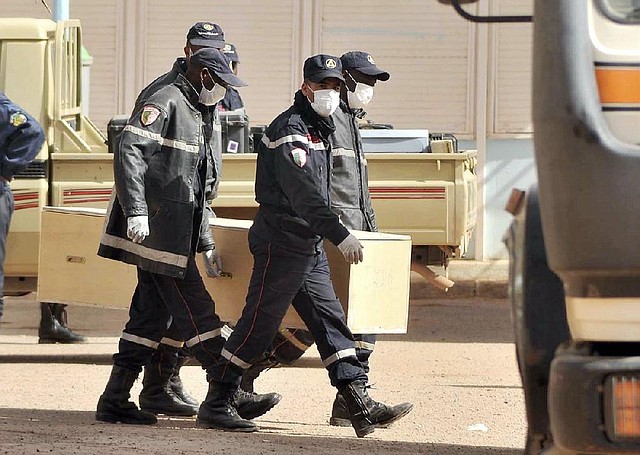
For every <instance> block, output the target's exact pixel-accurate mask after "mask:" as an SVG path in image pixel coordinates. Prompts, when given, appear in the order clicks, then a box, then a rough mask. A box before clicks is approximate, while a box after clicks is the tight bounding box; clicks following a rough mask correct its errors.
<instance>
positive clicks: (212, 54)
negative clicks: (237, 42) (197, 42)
mask: <svg viewBox="0 0 640 455" xmlns="http://www.w3.org/2000/svg"><path fill="white" fill-rule="evenodd" d="M189 62H190V63H192V64H195V65H200V66H201V67H203V68H207V69H208V70H209V71H212V72H213V73H215V75H216V76H218V77H219V78H220V79H222V80H223V81H225V82H226V83H227V84H229V85H231V86H233V87H244V86H245V85H247V83H246V82H245V81H243V80H242V79H240V78H239V77H238V76H236V75H235V74H233V71H231V68H230V67H229V59H228V58H227V57H225V55H224V54H223V53H222V52H221V51H219V50H218V49H214V48H212V47H203V48H202V49H198V50H197V51H195V52H194V53H193V55H191V59H190V60H189Z"/></svg>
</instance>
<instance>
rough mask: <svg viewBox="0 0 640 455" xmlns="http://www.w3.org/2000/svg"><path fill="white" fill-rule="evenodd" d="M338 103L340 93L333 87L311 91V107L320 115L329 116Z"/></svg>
mask: <svg viewBox="0 0 640 455" xmlns="http://www.w3.org/2000/svg"><path fill="white" fill-rule="evenodd" d="M339 105H340V93H339V92H338V91H336V90H333V89H327V90H316V91H314V92H313V101H312V102H311V107H312V108H313V110H314V111H316V112H317V114H318V115H319V116H320V117H329V116H330V115H331V114H333V113H334V112H335V111H336V109H338V106H339Z"/></svg>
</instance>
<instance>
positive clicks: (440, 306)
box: [378, 299, 514, 343]
mask: <svg viewBox="0 0 640 455" xmlns="http://www.w3.org/2000/svg"><path fill="white" fill-rule="evenodd" d="M378 339H379V340H394V341H426V342H435V343H438V342H440V343H513V341H514V335H513V327H512V324H511V306H510V304H509V303H508V301H507V300H505V299H459V300H413V301H411V305H410V306H409V328H408V332H407V333H406V334H401V335H380V336H378Z"/></svg>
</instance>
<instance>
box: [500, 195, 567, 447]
mask: <svg viewBox="0 0 640 455" xmlns="http://www.w3.org/2000/svg"><path fill="white" fill-rule="evenodd" d="M505 240H506V243H507V247H508V248H509V297H510V299H511V309H512V321H513V325H514V331H515V344H516V357H517V359H518V368H519V370H520V377H521V379H522V387H523V390H524V397H525V407H526V412H527V423H528V430H527V442H526V447H525V454H526V455H540V454H542V453H543V451H544V450H545V449H551V448H552V447H553V437H552V435H551V432H550V430H549V414H548V409H547V388H548V383H549V368H550V365H551V360H552V359H553V355H554V352H555V350H556V348H557V347H558V345H560V343H562V342H564V341H566V340H568V339H569V338H570V334H569V326H568V324H567V317H566V312H565V302H564V291H563V287H562V282H561V281H560V279H559V278H558V277H557V275H556V274H554V273H553V272H552V271H551V270H550V269H549V266H548V264H547V255H546V252H545V247H544V238H543V235H542V224H541V222H540V207H539V205H538V193H537V188H535V187H532V188H531V189H530V190H529V191H528V192H527V197H526V201H525V204H524V208H523V209H522V213H520V214H518V215H517V216H516V217H515V218H514V221H513V222H512V224H511V226H510V227H509V231H508V232H507V236H506V239H505ZM551 453H553V452H551Z"/></svg>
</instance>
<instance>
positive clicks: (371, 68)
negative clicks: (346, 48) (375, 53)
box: [340, 51, 390, 81]
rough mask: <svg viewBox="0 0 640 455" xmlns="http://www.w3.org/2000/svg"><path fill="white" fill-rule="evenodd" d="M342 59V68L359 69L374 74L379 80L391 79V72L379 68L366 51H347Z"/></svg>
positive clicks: (369, 74)
mask: <svg viewBox="0 0 640 455" xmlns="http://www.w3.org/2000/svg"><path fill="white" fill-rule="evenodd" d="M340 61H341V62H342V69H344V70H347V71H349V70H357V71H360V72H361V73H363V74H366V75H367V76H374V77H375V78H376V79H378V80H379V81H388V80H389V77H390V76H389V73H387V72H386V71H382V70H381V69H380V68H378V67H377V66H376V62H375V61H374V60H373V57H371V55H369V54H367V53H366V52H362V51H351V52H347V53H345V54H343V55H342V57H340Z"/></svg>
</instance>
